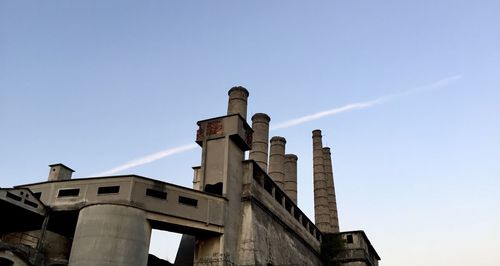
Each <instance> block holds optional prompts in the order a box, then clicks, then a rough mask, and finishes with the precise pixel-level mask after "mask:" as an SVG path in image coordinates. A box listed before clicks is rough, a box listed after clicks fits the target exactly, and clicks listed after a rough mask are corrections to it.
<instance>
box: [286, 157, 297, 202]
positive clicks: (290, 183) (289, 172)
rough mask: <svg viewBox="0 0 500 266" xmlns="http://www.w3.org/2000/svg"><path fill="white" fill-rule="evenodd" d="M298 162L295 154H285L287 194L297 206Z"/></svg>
mask: <svg viewBox="0 0 500 266" xmlns="http://www.w3.org/2000/svg"><path fill="white" fill-rule="evenodd" d="M297 160H298V157H297V155H295V154H285V193H286V194H287V195H288V196H289V197H290V199H292V201H293V203H295V204H297Z"/></svg>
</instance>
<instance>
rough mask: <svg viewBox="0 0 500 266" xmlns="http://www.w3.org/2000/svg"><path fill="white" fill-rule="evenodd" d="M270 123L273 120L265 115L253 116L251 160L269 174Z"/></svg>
mask: <svg viewBox="0 0 500 266" xmlns="http://www.w3.org/2000/svg"><path fill="white" fill-rule="evenodd" d="M269 121H271V118H270V117H269V116H268V115H266V114H264V113H256V114H254V115H253V116H252V129H253V138H252V150H251V151H250V160H254V161H255V162H256V163H257V164H258V165H259V166H260V168H262V170H264V172H266V173H267V159H268V157H267V150H268V147H269Z"/></svg>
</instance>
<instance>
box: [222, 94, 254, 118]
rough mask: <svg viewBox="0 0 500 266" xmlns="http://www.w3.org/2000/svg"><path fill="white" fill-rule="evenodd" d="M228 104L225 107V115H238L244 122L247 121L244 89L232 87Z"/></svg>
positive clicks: (246, 97) (246, 96)
mask: <svg viewBox="0 0 500 266" xmlns="http://www.w3.org/2000/svg"><path fill="white" fill-rule="evenodd" d="M228 95H229V102H228V105H227V114H228V115H232V114H240V115H241V116H242V117H243V119H244V120H246V119H247V99H248V95H249V93H248V91H247V89H245V88H244V87H241V86H238V87H232V88H231V89H230V90H229V92H228Z"/></svg>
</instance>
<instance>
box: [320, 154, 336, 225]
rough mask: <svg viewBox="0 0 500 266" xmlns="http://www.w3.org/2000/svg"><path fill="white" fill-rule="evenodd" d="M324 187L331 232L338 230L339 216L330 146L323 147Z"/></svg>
mask: <svg viewBox="0 0 500 266" xmlns="http://www.w3.org/2000/svg"><path fill="white" fill-rule="evenodd" d="M323 156H324V168H325V178H326V189H327V194H328V205H329V207H330V226H331V227H332V232H333V233H338V232H339V216H338V213H337V199H336V197H335V182H334V180H333V167H332V154H331V152H330V148H328V147H325V148H323Z"/></svg>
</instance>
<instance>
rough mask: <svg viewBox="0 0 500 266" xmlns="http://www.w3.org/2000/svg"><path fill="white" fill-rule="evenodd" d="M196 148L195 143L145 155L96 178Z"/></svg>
mask: <svg viewBox="0 0 500 266" xmlns="http://www.w3.org/2000/svg"><path fill="white" fill-rule="evenodd" d="M196 147H198V145H197V144H195V143H193V144H186V145H182V146H177V147H173V148H170V149H166V150H163V151H159V152H156V153H153V154H149V155H146V156H144V157H141V158H137V159H135V160H132V161H130V162H127V163H124V164H122V165H120V166H117V167H115V168H113V169H110V170H108V171H105V172H102V173H99V174H97V175H98V176H106V175H113V174H116V173H119V172H122V171H124V170H127V169H130V168H133V167H136V166H140V165H144V164H148V163H152V162H154V161H157V160H160V159H162V158H165V157H168V156H171V155H174V154H176V153H181V152H185V151H189V150H192V149H194V148H196Z"/></svg>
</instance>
